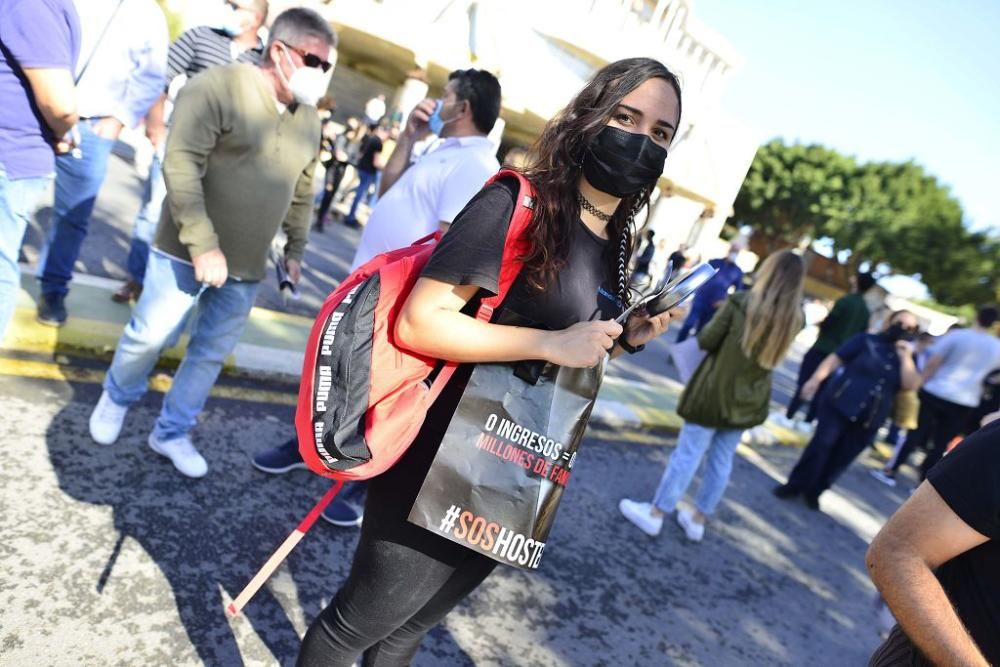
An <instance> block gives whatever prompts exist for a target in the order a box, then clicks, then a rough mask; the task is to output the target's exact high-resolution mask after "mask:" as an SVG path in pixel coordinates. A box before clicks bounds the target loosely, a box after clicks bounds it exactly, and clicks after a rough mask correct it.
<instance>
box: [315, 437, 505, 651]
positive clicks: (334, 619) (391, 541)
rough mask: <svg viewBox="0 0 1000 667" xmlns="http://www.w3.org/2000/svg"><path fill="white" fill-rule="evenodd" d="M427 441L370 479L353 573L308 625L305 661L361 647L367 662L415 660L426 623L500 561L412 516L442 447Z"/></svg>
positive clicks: (438, 618)
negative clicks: (414, 503) (417, 523)
mask: <svg viewBox="0 0 1000 667" xmlns="http://www.w3.org/2000/svg"><path fill="white" fill-rule="evenodd" d="M445 423H446V422H445ZM425 430H431V429H425ZM441 430H442V431H443V429H441ZM421 444H422V443H421V441H420V438H418V441H417V442H416V443H415V444H414V446H413V447H411V449H410V451H409V452H408V453H407V455H406V457H405V459H404V463H400V464H397V465H396V467H394V468H392V469H391V470H389V471H388V472H386V473H384V474H383V475H380V476H379V477H376V478H374V479H372V480H371V481H370V482H369V483H368V498H367V500H366V502H365V521H364V525H363V526H362V528H361V537H360V539H359V541H358V548H357V550H356V551H355V553H354V561H353V563H352V564H351V573H350V575H349V576H348V578H347V582H346V583H344V586H343V588H341V589H340V591H339V592H338V593H337V595H336V596H335V597H334V599H333V601H332V602H331V603H330V604H329V606H327V608H326V609H324V610H323V611H322V612H321V613H320V615H319V617H318V618H317V619H316V620H314V621H313V623H312V625H311V626H309V631H308V632H306V636H305V638H304V639H303V640H302V650H301V652H300V653H299V661H298V664H299V665H300V666H301V667H320V666H321V665H322V667H341V666H342V667H350V665H352V664H353V663H354V660H355V659H356V658H357V657H358V656H359V655H362V654H363V660H362V662H361V664H362V665H363V666H364V667H389V666H391V665H409V664H410V661H411V660H412V659H413V656H414V655H415V654H416V652H417V649H418V648H419V647H420V642H421V641H422V640H423V638H424V635H425V634H427V631H428V630H430V629H431V628H432V627H434V626H435V625H437V624H438V623H439V622H440V621H441V619H443V618H444V617H445V616H446V615H447V614H448V612H449V611H451V610H452V609H453V608H454V607H455V605H457V604H458V603H459V602H461V601H462V599H463V598H465V597H466V596H467V595H468V594H469V593H471V592H472V591H473V590H475V588H476V587H477V586H479V584H481V583H482V582H483V580H484V579H486V577H487V576H488V575H489V574H490V572H492V571H493V568H495V567H496V565H497V563H496V561H494V560H493V559H491V558H487V557H486V556H484V555H482V554H480V553H477V552H475V551H472V550H471V549H467V548H465V547H463V546H460V545H458V544H455V543H454V542H450V541H448V540H446V539H444V538H443V537H439V536H438V535H435V534H434V533H431V532H430V531H428V530H425V529H423V528H419V527H417V526H415V525H413V524H411V523H409V522H408V521H407V520H406V517H407V515H408V514H409V510H410V506H411V505H412V500H413V498H414V497H415V496H416V493H417V490H418V489H419V488H420V484H421V482H422V480H423V476H424V474H425V473H426V468H427V466H429V465H430V459H431V458H432V457H433V455H434V451H435V450H436V447H430V448H427V447H421Z"/></svg>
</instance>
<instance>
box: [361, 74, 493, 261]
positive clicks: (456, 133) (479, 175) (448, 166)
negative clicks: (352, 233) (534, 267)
mask: <svg viewBox="0 0 1000 667" xmlns="http://www.w3.org/2000/svg"><path fill="white" fill-rule="evenodd" d="M499 114H500V82H499V81H497V80H496V77H494V76H493V75H492V74H490V73H489V72H487V71H485V70H476V69H467V70H456V71H454V72H452V73H451V75H449V77H448V85H447V86H446V87H445V91H444V95H443V96H442V97H441V99H440V100H433V99H426V100H423V101H422V102H420V103H419V104H418V105H417V106H416V107H414V109H413V111H412V112H410V117H409V118H408V119H407V121H406V128H405V129H404V131H403V132H402V133H401V134H400V136H399V142H398V143H397V144H396V150H395V151H393V153H392V156H391V157H390V158H389V161H388V163H387V164H386V166H385V168H384V169H383V172H382V188H381V191H380V193H379V200H378V204H376V205H375V208H374V209H372V213H371V216H370V217H369V218H368V224H367V225H365V229H364V232H362V234H361V241H360V243H359V244H358V250H357V252H356V254H355V255H354V263H353V264H352V265H351V270H352V271H353V270H354V269H356V268H358V267H359V266H361V265H362V264H364V263H365V262H367V261H368V260H370V259H371V258H372V257H374V256H375V255H378V254H380V253H383V252H386V251H388V250H394V249H396V248H401V247H403V246H407V245H410V244H411V243H413V242H414V241H416V240H417V239H419V238H421V237H424V236H427V235H428V234H430V233H432V232H434V231H435V230H436V229H438V228H439V227H440V228H441V229H447V227H448V225H450V224H451V221H452V220H454V219H455V216H456V215H458V212H459V211H461V210H462V209H463V208H464V207H465V204H466V203H467V202H468V201H469V200H470V199H471V198H472V196H473V195H474V194H476V193H477V192H479V189H480V188H482V187H483V183H485V182H486V179H488V178H489V177H490V176H492V175H493V174H495V173H496V172H497V170H498V169H499V168H500V164H499V163H498V162H497V159H496V155H495V153H496V150H495V148H494V146H493V144H492V143H491V142H490V140H489V139H487V137H486V135H487V134H489V132H490V131H491V130H492V129H493V125H494V124H495V123H496V120H497V116H498V115H499ZM430 134H436V135H437V136H438V139H437V140H436V141H433V142H431V143H430V144H429V145H428V146H427V149H426V150H425V151H424V152H423V153H422V154H420V155H419V156H416V157H415V156H414V155H413V153H414V150H413V148H414V146H415V145H416V144H417V143H418V142H420V141H421V140H423V139H424V138H426V137H427V136H428V135H430Z"/></svg>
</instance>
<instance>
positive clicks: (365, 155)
mask: <svg viewBox="0 0 1000 667" xmlns="http://www.w3.org/2000/svg"><path fill="white" fill-rule="evenodd" d="M381 152H382V140H381V139H379V138H378V137H377V136H375V135H374V134H369V135H367V136H365V137H364V138H363V139H362V140H361V147H360V148H359V149H358V154H359V156H360V157H358V169H363V170H364V171H375V156H376V155H378V154H379V153H381Z"/></svg>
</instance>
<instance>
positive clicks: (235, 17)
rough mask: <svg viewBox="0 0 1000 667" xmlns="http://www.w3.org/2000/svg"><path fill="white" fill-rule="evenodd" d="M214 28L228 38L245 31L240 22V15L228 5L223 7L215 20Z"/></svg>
mask: <svg viewBox="0 0 1000 667" xmlns="http://www.w3.org/2000/svg"><path fill="white" fill-rule="evenodd" d="M215 22H216V24H217V25H216V27H217V28H218V29H219V30H221V31H222V32H224V33H226V34H227V35H229V36H230V37H236V36H237V35H240V34H242V33H243V31H244V30H246V26H244V25H243V23H242V22H241V21H240V13H239V11H238V10H235V9H233V8H232V7H230V6H229V5H223V6H222V9H221V10H220V11H219V17H218V18H217V19H216V21H215Z"/></svg>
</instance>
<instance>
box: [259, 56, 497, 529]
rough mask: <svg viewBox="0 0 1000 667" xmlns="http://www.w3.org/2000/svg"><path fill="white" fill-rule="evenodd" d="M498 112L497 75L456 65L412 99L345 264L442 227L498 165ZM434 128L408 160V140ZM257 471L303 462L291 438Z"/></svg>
mask: <svg viewBox="0 0 1000 667" xmlns="http://www.w3.org/2000/svg"><path fill="white" fill-rule="evenodd" d="M499 115H500V82H499V81H497V80H496V77H494V76H493V75H492V74H490V73H489V72H486V71H484V70H475V69H467V70H458V71H455V72H452V73H451V75H450V76H449V77H448V85H447V86H446V87H445V92H444V96H443V97H442V98H441V99H440V100H433V99H426V100H423V101H422V102H420V103H419V104H418V105H417V106H416V107H414V109H413V111H412V112H410V117H409V119H407V121H406V129H405V130H404V131H403V132H402V133H401V134H400V135H399V141H398V143H397V144H396V149H395V150H394V151H393V152H392V156H391V157H390V158H389V161H388V162H387V163H386V165H385V167H384V168H383V171H382V188H381V190H380V191H379V200H378V203H377V204H376V205H375V208H373V209H372V213H371V216H370V217H369V218H368V224H367V225H366V226H365V230H364V232H363V233H362V235H361V242H360V244H359V245H358V250H357V253H356V254H355V255H354V264H353V265H352V266H351V271H354V270H355V269H356V268H358V267H359V266H361V265H362V264H364V263H365V262H367V261H368V260H370V259H371V258H372V257H374V256H375V255H378V254H380V253H383V252H386V251H387V250H393V249H395V248H400V247H403V246H407V245H410V244H411V243H413V242H414V241H416V240H417V239H419V238H421V237H424V236H427V235H428V234H430V233H431V232H433V231H435V230H437V229H439V228H444V229H446V228H447V226H448V225H450V224H451V221H452V220H454V219H455V216H457V215H458V213H459V211H461V210H462V209H463V208H465V204H466V203H467V202H468V201H469V200H470V199H472V196H473V195H475V194H476V193H477V192H479V190H480V188H482V187H483V184H484V183H485V182H486V179H488V178H489V177H490V176H492V175H493V174H495V173H496V172H497V170H498V169H499V168H500V164H499V163H498V162H497V159H496V156H495V149H494V147H493V144H492V143H491V142H490V140H489V139H487V138H486V135H487V134H489V132H490V130H492V129H493V125H494V124H495V123H496V120H497V116H499ZM431 134H436V135H437V136H438V139H436V140H434V141H433V142H431V143H430V144H429V145H428V147H427V150H425V151H423V152H422V153H421V154H420V156H419V157H418V158H416V159H414V156H413V152H414V151H413V147H414V145H415V144H416V143H417V142H419V141H421V140H422V139H424V138H426V137H428V135H431ZM253 464H254V466H255V467H256V468H257V469H258V470H261V471H263V472H267V473H272V474H281V473H285V472H288V471H289V470H293V469H295V468H304V467H305V463H303V461H302V457H300V456H299V449H298V440H297V439H296V438H292V439H290V440H288V441H287V442H285V443H284V444H282V445H279V446H277V447H273V448H271V449H268V450H265V451H262V452H260V453H259V454H257V455H256V456H254V457H253ZM364 490H365V485H364V484H363V483H360V482H355V483H353V484H346V485H344V488H343V489H342V490H341V492H340V494H339V495H338V496H337V498H336V500H334V502H332V503H331V504H330V505H329V506H328V507H327V508H326V510H325V511H324V512H323V514H322V516H323V518H324V519H325V520H327V521H329V522H330V523H332V524H334V525H335V526H343V527H352V526H359V525H361V520H362V518H363V510H362V508H363V507H364Z"/></svg>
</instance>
